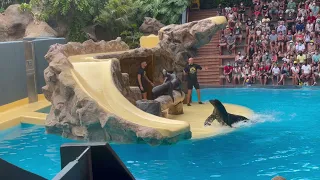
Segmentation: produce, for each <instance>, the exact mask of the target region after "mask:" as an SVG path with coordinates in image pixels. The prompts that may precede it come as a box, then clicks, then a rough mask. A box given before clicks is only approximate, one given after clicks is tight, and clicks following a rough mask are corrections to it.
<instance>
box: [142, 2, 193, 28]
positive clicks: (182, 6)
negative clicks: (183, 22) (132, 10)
mask: <svg viewBox="0 0 320 180" xmlns="http://www.w3.org/2000/svg"><path fill="white" fill-rule="evenodd" d="M139 1H140V2H141V4H142V5H141V6H140V9H139V10H140V11H141V15H143V16H144V17H145V16H149V17H153V18H156V19H157V20H159V21H160V22H162V23H164V24H177V23H179V20H180V17H181V14H182V13H183V12H184V11H185V10H186V8H187V7H188V5H190V0H139Z"/></svg>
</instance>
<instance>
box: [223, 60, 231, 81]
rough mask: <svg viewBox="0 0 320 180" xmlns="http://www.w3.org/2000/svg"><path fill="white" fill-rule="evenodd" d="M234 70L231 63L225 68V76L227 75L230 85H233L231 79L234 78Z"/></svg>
mask: <svg viewBox="0 0 320 180" xmlns="http://www.w3.org/2000/svg"><path fill="white" fill-rule="evenodd" d="M232 70H233V67H232V66H231V65H230V63H229V62H228V64H227V65H226V66H225V67H224V68H223V74H224V75H225V77H226V79H227V81H228V82H229V83H231V81H230V79H231V78H232Z"/></svg>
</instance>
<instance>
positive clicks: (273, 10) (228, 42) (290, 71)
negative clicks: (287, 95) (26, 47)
mask: <svg viewBox="0 0 320 180" xmlns="http://www.w3.org/2000/svg"><path fill="white" fill-rule="evenodd" d="M253 4H254V5H253V6H252V7H246V6H244V4H243V3H240V4H234V5H232V6H230V7H222V6H221V5H219V10H218V11H219V14H220V15H224V16H226V18H227V20H228V25H227V26H226V28H225V29H223V30H222V33H221V38H220V42H219V48H220V52H221V54H222V53H223V52H228V53H230V54H235V63H232V64H230V63H228V65H227V66H225V67H224V75H225V78H226V80H227V82H229V83H233V84H254V83H261V85H266V84H268V83H269V84H270V83H271V82H272V84H273V85H285V84H286V81H288V80H292V84H293V85H302V84H304V85H316V84H317V79H318V78H319V69H320V63H319V61H320V53H319V47H320V14H319V4H320V1H316V0H313V1H310V0H306V1H301V2H299V3H298V2H296V1H295V0H289V1H286V0H272V1H268V0H265V1H263V0H253ZM237 46H242V47H244V52H236V48H237ZM270 79H271V80H270Z"/></svg>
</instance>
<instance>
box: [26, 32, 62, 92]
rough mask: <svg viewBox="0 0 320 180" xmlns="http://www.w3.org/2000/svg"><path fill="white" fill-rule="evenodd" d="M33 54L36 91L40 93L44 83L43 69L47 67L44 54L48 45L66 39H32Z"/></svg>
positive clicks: (60, 42)
mask: <svg viewBox="0 0 320 180" xmlns="http://www.w3.org/2000/svg"><path fill="white" fill-rule="evenodd" d="M32 42H33V47H34V54H35V68H36V69H35V71H36V72H35V73H36V82H37V92H38V94H42V89H41V88H42V87H43V86H44V85H45V81H44V75H43V71H44V69H46V68H47V67H48V62H47V60H45V59H44V56H45V55H46V54H47V52H48V50H49V48H50V46H51V45H52V44H56V43H58V44H65V43H66V40H65V39H64V38H51V39H35V40H33V41H32Z"/></svg>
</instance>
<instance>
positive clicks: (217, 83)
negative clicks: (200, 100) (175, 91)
mask: <svg viewBox="0 0 320 180" xmlns="http://www.w3.org/2000/svg"><path fill="white" fill-rule="evenodd" d="M200 86H220V82H214V83H209V84H205V83H200Z"/></svg>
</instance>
